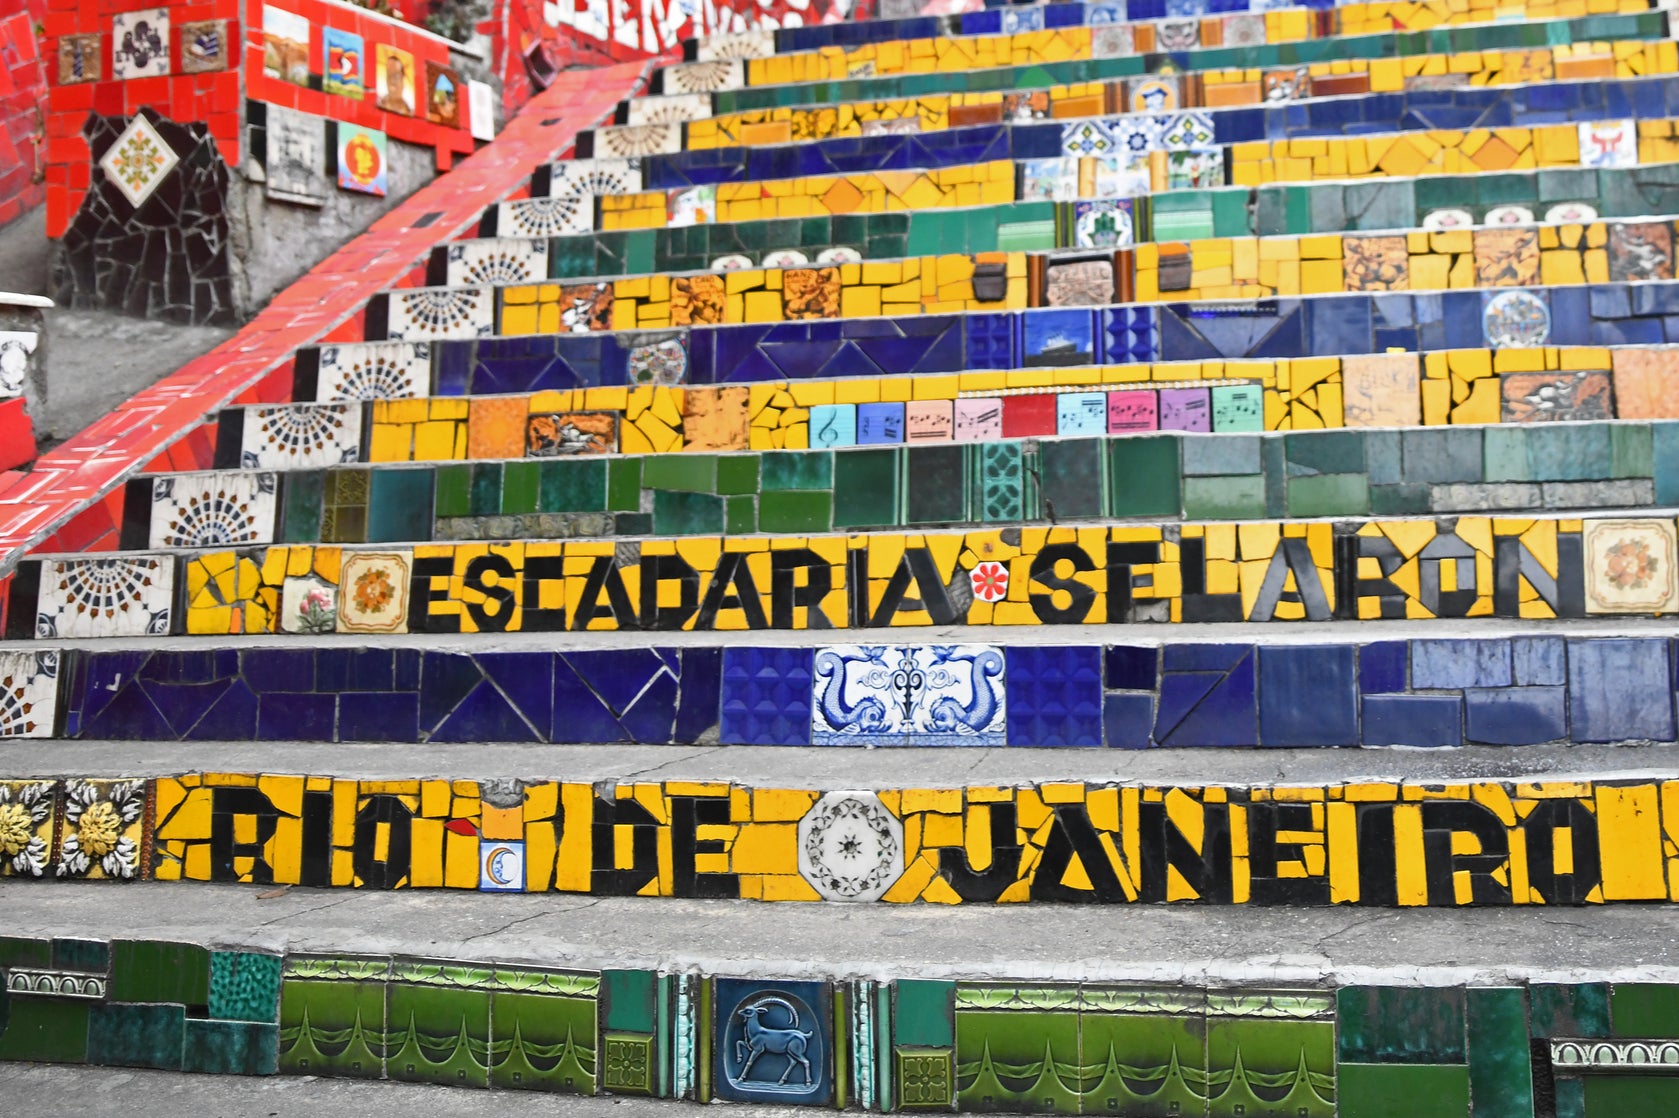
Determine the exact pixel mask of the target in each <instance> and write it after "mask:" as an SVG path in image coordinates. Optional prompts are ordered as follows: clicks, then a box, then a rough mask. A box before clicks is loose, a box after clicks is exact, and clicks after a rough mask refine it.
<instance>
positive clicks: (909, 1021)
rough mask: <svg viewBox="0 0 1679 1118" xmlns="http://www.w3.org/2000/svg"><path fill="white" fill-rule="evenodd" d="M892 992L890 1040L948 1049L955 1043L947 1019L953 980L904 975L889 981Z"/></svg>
mask: <svg viewBox="0 0 1679 1118" xmlns="http://www.w3.org/2000/svg"><path fill="white" fill-rule="evenodd" d="M893 991H894V999H895V1003H896V1004H895V1007H894V1011H893V1014H892V1039H893V1040H895V1041H896V1042H897V1043H899V1044H910V1045H920V1046H922V1047H926V1048H948V1047H949V1046H950V1045H951V1044H954V1043H955V1034H954V1032H953V1031H952V1028H953V1026H952V1024H951V1021H952V1014H953V1013H954V1012H955V1010H954V1008H953V1006H954V1003H955V999H956V983H954V982H940V981H936V980H932V979H917V978H904V979H899V980H898V981H897V982H895V983H893Z"/></svg>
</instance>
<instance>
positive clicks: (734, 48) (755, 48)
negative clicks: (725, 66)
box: [698, 28, 775, 62]
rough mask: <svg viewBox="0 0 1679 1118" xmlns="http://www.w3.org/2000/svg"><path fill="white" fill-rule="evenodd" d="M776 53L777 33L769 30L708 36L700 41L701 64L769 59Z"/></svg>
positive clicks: (762, 29) (699, 54)
mask: <svg viewBox="0 0 1679 1118" xmlns="http://www.w3.org/2000/svg"><path fill="white" fill-rule="evenodd" d="M774 53H775V32H774V31H773V30H771V29H768V28H758V29H755V30H752V31H736V32H733V33H731V34H728V35H708V36H706V37H705V38H703V39H701V40H700V41H699V51H698V57H699V60H700V61H701V62H714V61H718V60H720V59H732V58H768V57H769V56H770V55H772V54H774Z"/></svg>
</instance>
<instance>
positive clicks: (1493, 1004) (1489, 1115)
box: [1465, 986, 1534, 1118]
mask: <svg viewBox="0 0 1679 1118" xmlns="http://www.w3.org/2000/svg"><path fill="white" fill-rule="evenodd" d="M1465 1021H1466V1024H1467V1030H1468V1033H1467V1038H1468V1048H1469V1101H1470V1105H1471V1106H1472V1107H1473V1109H1474V1112H1475V1118H1534V1115H1533V1055H1532V1052H1531V1051H1530V1050H1529V1047H1528V1030H1527V1000H1526V997H1525V991H1524V990H1523V989H1522V987H1520V986H1496V987H1482V986H1472V987H1470V988H1469V991H1468V1002H1467V1005H1466V1006H1465Z"/></svg>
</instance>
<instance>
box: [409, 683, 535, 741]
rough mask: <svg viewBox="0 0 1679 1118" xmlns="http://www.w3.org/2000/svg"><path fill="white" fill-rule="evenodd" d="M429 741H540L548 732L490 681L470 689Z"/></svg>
mask: <svg viewBox="0 0 1679 1118" xmlns="http://www.w3.org/2000/svg"><path fill="white" fill-rule="evenodd" d="M426 740H427V741H428V742H494V741H520V742H539V741H543V740H544V735H543V734H542V733H541V732H539V731H538V730H537V728H536V727H534V726H532V725H531V724H530V723H529V722H528V721H527V720H526V719H525V718H524V716H523V715H521V714H520V713H519V712H518V711H517V710H516V709H514V707H513V704H512V703H510V702H508V701H507V696H506V695H504V694H502V693H501V691H500V689H498V688H497V687H496V685H495V684H494V683H492V682H491V681H489V680H487V679H486V680H483V681H481V682H480V683H479V684H478V685H477V686H476V687H474V688H473V689H472V690H471V691H469V692H467V695H466V697H465V698H463V699H462V700H461V701H460V702H459V703H458V704H456V706H455V708H454V709H453V710H452V711H450V712H449V714H448V716H447V717H445V718H444V719H443V721H442V722H441V723H440V724H439V725H438V726H437V727H436V728H435V729H433V730H432V731H431V732H430V733H429V734H428V735H427V736H426Z"/></svg>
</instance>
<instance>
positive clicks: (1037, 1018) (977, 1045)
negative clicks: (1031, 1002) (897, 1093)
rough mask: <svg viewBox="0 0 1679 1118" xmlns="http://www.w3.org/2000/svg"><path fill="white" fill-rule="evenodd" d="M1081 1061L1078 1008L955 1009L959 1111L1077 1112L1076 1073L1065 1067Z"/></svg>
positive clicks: (1070, 1067) (1013, 1112) (1077, 1082)
mask: <svg viewBox="0 0 1679 1118" xmlns="http://www.w3.org/2000/svg"><path fill="white" fill-rule="evenodd" d="M1081 1062H1082V1061H1081V1059H1080V1053H1079V1017H1078V1014H1077V1013H1074V1012H1064V1013H1033V1012H990V1011H978V1010H965V1011H962V1012H959V1013H957V1014H956V1092H957V1107H958V1109H960V1110H963V1111H1000V1112H1004V1113H1009V1114H1077V1113H1079V1109H1080V1106H1079V1087H1080V1082H1079V1077H1078V1075H1077V1074H1076V1073H1074V1074H1070V1075H1069V1074H1065V1071H1067V1070H1071V1069H1072V1068H1076V1067H1077V1065H1078V1064H1080V1063H1081ZM1004 1080H1007V1081H1008V1082H1007V1083H1005V1082H1004Z"/></svg>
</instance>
